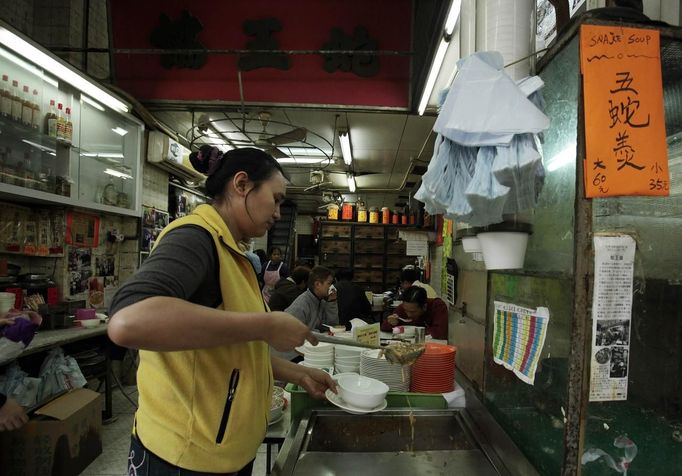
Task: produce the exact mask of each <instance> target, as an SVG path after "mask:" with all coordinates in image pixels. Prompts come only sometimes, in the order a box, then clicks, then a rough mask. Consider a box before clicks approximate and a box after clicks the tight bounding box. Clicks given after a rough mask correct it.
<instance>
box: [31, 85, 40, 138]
mask: <svg viewBox="0 0 682 476" xmlns="http://www.w3.org/2000/svg"><path fill="white" fill-rule="evenodd" d="M40 121H42V116H41V114H40V100H39V99H38V90H37V89H34V90H33V111H32V114H31V127H32V128H34V129H36V130H40Z"/></svg>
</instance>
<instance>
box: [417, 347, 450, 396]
mask: <svg viewBox="0 0 682 476" xmlns="http://www.w3.org/2000/svg"><path fill="white" fill-rule="evenodd" d="M456 352H457V347H454V346H452V345H446V344H437V343H435V342H427V343H426V351H425V352H424V353H423V354H422V356H421V357H419V358H418V359H417V361H416V362H415V363H414V366H413V367H412V385H411V387H410V390H411V391H412V392H421V393H447V392H452V391H453V390H454V389H455V353H456Z"/></svg>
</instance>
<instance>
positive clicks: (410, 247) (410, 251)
mask: <svg viewBox="0 0 682 476" xmlns="http://www.w3.org/2000/svg"><path fill="white" fill-rule="evenodd" d="M405 254H406V255H407V256H428V255H429V242H428V241H423V240H419V241H408V242H407V250H406V252H405Z"/></svg>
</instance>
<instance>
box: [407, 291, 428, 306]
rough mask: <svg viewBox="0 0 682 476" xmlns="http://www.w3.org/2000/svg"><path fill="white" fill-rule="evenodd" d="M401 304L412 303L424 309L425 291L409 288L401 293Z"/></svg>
mask: <svg viewBox="0 0 682 476" xmlns="http://www.w3.org/2000/svg"><path fill="white" fill-rule="evenodd" d="M403 302H412V303H414V304H417V305H418V306H419V307H424V306H425V305H426V289H424V288H420V287H419V286H410V287H409V288H407V289H406V290H405V291H403Z"/></svg>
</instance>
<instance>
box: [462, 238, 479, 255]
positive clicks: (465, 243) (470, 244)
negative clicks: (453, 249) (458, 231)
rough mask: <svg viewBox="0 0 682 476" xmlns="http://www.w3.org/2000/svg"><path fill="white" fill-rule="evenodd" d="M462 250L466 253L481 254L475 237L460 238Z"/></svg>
mask: <svg viewBox="0 0 682 476" xmlns="http://www.w3.org/2000/svg"><path fill="white" fill-rule="evenodd" d="M462 248H464V251H465V252H466V253H480V252H481V242H480V241H478V237H477V236H463V237H462Z"/></svg>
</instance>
